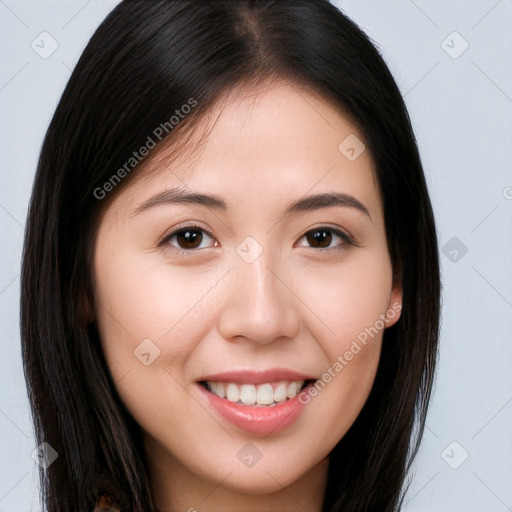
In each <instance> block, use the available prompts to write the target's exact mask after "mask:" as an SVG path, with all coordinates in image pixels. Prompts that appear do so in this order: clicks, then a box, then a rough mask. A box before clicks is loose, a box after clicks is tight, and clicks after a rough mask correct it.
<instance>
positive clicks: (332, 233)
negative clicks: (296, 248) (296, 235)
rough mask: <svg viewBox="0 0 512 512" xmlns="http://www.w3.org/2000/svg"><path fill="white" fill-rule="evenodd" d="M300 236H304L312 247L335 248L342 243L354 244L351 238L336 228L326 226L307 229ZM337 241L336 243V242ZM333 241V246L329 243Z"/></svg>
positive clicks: (321, 248) (342, 244)
mask: <svg viewBox="0 0 512 512" xmlns="http://www.w3.org/2000/svg"><path fill="white" fill-rule="evenodd" d="M302 238H305V239H306V240H307V242H308V244H309V245H310V247H311V248H313V249H320V250H325V249H336V248H340V247H342V246H344V245H346V244H347V243H348V244H351V245H355V243H354V241H353V240H352V238H351V237H350V236H349V235H347V234H346V233H344V232H343V231H340V230H338V229H334V228H330V227H328V226H322V227H319V228H316V229H312V230H311V231H308V232H307V233H306V234H305V235H303V237H302ZM336 241H338V243H336ZM333 242H334V246H331V244H332V243H333Z"/></svg>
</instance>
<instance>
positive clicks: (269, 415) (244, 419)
mask: <svg viewBox="0 0 512 512" xmlns="http://www.w3.org/2000/svg"><path fill="white" fill-rule="evenodd" d="M198 386H199V388H200V390H201V392H202V393H203V395H204V396H205V397H206V399H207V400H208V402H209V403H210V404H211V406H212V407H213V408H214V409H215V410H216V411H217V412H218V413H219V414H220V415H221V416H222V417H223V418H225V419H227V420H228V421H230V422H231V423H233V424H234V425H236V426H237V427H240V428H242V429H244V430H247V431H249V432H254V433H256V434H266V435H270V434H273V433H277V432H281V431H282V430H284V429H285V428H286V427H288V426H290V425H291V424H292V423H293V422H294V421H295V420H296V419H297V418H298V416H299V414H300V412H301V411H302V408H303V406H304V405H303V404H302V403H301V402H299V395H297V396H295V397H294V398H290V399H289V400H286V401H285V402H281V403H278V404H277V405H273V406H271V407H270V406H267V407H265V406H263V407H254V406H251V405H240V404H237V403H234V402H230V401H229V400H227V399H226V398H220V397H219V396H217V395H215V394H214V393H211V392H210V391H208V390H207V389H205V388H204V386H202V385H201V384H198Z"/></svg>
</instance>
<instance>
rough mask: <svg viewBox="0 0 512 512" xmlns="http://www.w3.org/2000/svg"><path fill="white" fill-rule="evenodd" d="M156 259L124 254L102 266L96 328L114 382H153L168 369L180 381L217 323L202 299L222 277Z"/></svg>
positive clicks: (98, 267)
mask: <svg viewBox="0 0 512 512" xmlns="http://www.w3.org/2000/svg"><path fill="white" fill-rule="evenodd" d="M154 259H155V258H148V256H147V255H145V254H140V253H139V254H137V253H135V252H130V251H119V252H117V253H114V254H111V255H110V257H109V258H108V259H107V258H105V259H104V260H103V261H104V262H105V264H103V265H96V272H95V278H96V279H95V281H96V287H95V314H96V323H97V325H98V328H99V332H100V337H101V340H102V345H103V349H104V351H105V357H106V359H107V363H108V366H109V368H110V371H111V373H112V375H113V378H114V381H117V380H118V379H120V378H121V377H123V375H125V374H126V373H127V372H128V371H130V372H132V373H131V376H132V377H135V376H138V374H139V373H140V374H141V377H142V378H143V379H147V378H148V376H149V375H153V376H154V375H155V374H156V372H158V371H163V370H164V369H165V368H172V369H173V375H176V377H177V378H178V379H180V377H181V375H180V373H179V372H180V371H182V369H183V368H184V367H185V365H186V364H187V361H188V359H189V357H190V354H191V353H192V352H193V350H194V348H195V345H196V343H198V341H199V340H201V339H202V338H203V337H204V335H205V332H206V331H205V332H203V330H204V329H206V328H207V326H208V324H209V323H211V322H209V318H210V316H211V315H212V313H213V310H212V307H211V303H210V302H209V301H205V300H202V299H203V298H204V297H205V296H206V295H207V294H208V291H209V290H210V289H211V288H212V287H213V286H214V285H215V283H216V282H217V281H218V280H219V277H218V276H217V273H218V272H217V271H215V272H209V273H207V272H205V273H204V275H197V272H196V273H195V274H194V275H192V273H193V272H194V271H193V270H190V269H184V268H183V267H181V268H178V267H175V268H173V267H171V266H170V265H166V264H164V263H155V262H154V261H151V260H154ZM148 260H150V261H151V263H149V264H148ZM148 340H150V341H148ZM147 353H149V356H147V355H146V356H145V357H141V356H142V354H147ZM137 359H139V360H137ZM141 359H142V361H141ZM144 359H145V360H144ZM148 359H149V360H150V361H152V362H151V364H150V365H149V367H147V366H145V364H144V363H147V362H148ZM153 361H154V362H153Z"/></svg>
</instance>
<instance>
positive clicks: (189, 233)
mask: <svg viewBox="0 0 512 512" xmlns="http://www.w3.org/2000/svg"><path fill="white" fill-rule="evenodd" d="M202 240H203V234H202V233H201V231H200V230H199V229H186V230H182V231H178V232H177V233H176V241H177V242H178V245H179V246H180V248H181V249H197V248H198V247H199V246H200V245H201V242H202Z"/></svg>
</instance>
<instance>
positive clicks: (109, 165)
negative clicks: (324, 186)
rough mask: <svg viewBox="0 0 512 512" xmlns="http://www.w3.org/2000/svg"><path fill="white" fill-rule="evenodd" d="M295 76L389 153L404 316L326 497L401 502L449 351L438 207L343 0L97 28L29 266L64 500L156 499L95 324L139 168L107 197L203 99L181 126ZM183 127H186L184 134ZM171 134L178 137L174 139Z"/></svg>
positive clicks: (37, 355) (54, 151) (148, 18)
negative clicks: (117, 177)
mask: <svg viewBox="0 0 512 512" xmlns="http://www.w3.org/2000/svg"><path fill="white" fill-rule="evenodd" d="M271 77H279V78H285V79H287V80H289V81H290V82H291V83H295V84H298V85H300V86H303V87H308V88H309V89H311V90H312V91H315V92H316V93H318V94H320V95H321V96H322V97H324V98H326V99H329V101H331V102H332V103H333V104H335V105H337V106H338V107H339V108H340V110H342V111H343V112H345V113H346V115H347V116H349V117H350V119H351V120H353V122H355V123H356V124H357V126H358V128H359V129H360V132H361V134H362V135H363V137H364V140H365V144H366V145H367V148H368V150H369V151H370V154H371V156H372V158H373V162H374V164H375V172H376V177H377V180H378V183H379V187H380V192H381V195H382V198H383V206H384V216H385V224H386V235H387V240H388V247H389V252H390V257H391V261H392V263H393V269H394V276H395V278H396V279H397V280H399V282H400V283H401V284H402V287H403V309H402V312H401V318H400V320H399V321H398V322H397V323H396V324H395V325H394V326H393V327H391V328H389V329H387V330H386V331H385V333H384V338H383V347H382V354H381V360H380V362H379V367H378V371H377V375H376V378H375V382H374V386H373V388H372V391H371V394H370V396H369V398H368V400H367V402H366V404H365V406H364V408H363V410H362V412H361V413H360V415H359V417H358V418H357V420H356V421H355V423H354V424H353V426H352V427H351V428H350V430H349V431H348V433H347V434H346V435H345V436H344V438H343V439H341V441H340V442H339V444H338V445H337V446H336V447H335V448H334V450H333V451H332V453H331V454H330V466H329V474H328V482H327V490H326V495H325V499H324V503H323V511H324V512H335V511H343V512H364V511H378V512H392V511H396V510H398V509H399V507H400V503H401V500H402V499H403V492H404V488H405V485H404V483H405V480H406V475H407V470H408V467H409V464H410V461H411V459H412V457H413V456H414V455H415V453H416V450H417V448H418V443H419V440H420V439H421V436H422V433H423V428H424V423H425V416H426V412H427V406H428V403H429V398H430V392H431V387H432V381H433V378H434V369H435V364H436V358H437V344H438V334H439V314H440V312H439V309H440V277H439V261H438V248H437V238H436V230H435V224H434V218H433V214H432V208H431V204H430V200H429V196H428V191H427V187H426V183H425V178H424V174H423V170H422V165H421V161H420V157H419V154H418V149H417V145H416V141H415V137H414V134H413V130H412V127H411V123H410V120H409V116H408V113H407V109H406V107H405V104H404V101H403V99H402V97H401V95H400V92H399V90H398V87H397V85H396V83H395V81H394V80H393V77H392V76H391V74H390V72H389V70H388V68H387V66H386V64H385V62H384V60H383V58H382V57H381V55H380V54H379V51H378V50H377V49H376V47H375V45H374V44H373V43H372V42H371V41H370V40H369V39H368V37H367V36H366V35H365V34H364V33H363V32H362V31H361V30H360V29H359V28H358V27H357V26H356V25H355V24H354V23H353V22H352V21H351V20H350V19H349V18H347V17H346V16H345V15H344V14H343V13H342V12H341V11H340V10H338V9H336V8H335V7H334V6H333V5H331V4H330V3H329V2H328V1H327V0H293V1H291V0H219V1H215V2H206V1H197V0H153V1H147V0H146V1H133V0H125V1H123V2H121V3H120V4H119V5H118V6H117V7H116V8H115V9H114V10H113V11H112V13H111V14H110V15H109V16H108V17H107V18H106V19H105V21H104V22H103V23H102V24H101V26H100V27H99V28H98V29H97V30H96V32H95V33H94V35H93V37H92V38H91V40H90V42H89V44H88V45H87V47H86V49H85V50H84V52H83V54H82V56H81V58H80V60H79V62H78V64H77V65H76V67H75V69H74V71H73V73H72V75H71V78H70V80H69V83H68V84H67V86H66V89H65V91H64V93H63V95H62V98H61V100H60V102H59V104H58V106H57V109H56V111H55V114H54V116H53V119H52V121H51V123H50V126H49V128H48V132H47V134H46V137H45V140H44V144H43V147H42V150H41V155H40V160H39V165H38V168H37V173H36V177H35V183H34V188H33V194H32V198H31V202H30V209H29V214H28V221H27V227H26V238H25V246H24V255H23V263H22V292H21V331H22V349H23V360H24V369H25V376H26V380H27V384H28V392H29V399H30V403H31V410H32V416H33V421H34V426H35V433H36V438H37V442H38V444H39V443H41V442H43V441H46V442H48V443H49V444H50V445H51V446H52V447H53V448H54V449H55V450H56V451H57V452H58V453H59V457H58V459H57V460H56V461H55V462H54V463H53V464H51V465H50V466H49V467H48V468H47V469H46V470H43V469H41V492H42V501H43V505H44V507H45V510H48V511H49V512H70V511H78V512H90V511H91V510H92V508H93V505H94V501H95V499H96V498H97V496H98V494H99V493H100V492H101V491H102V490H108V491H109V492H110V493H111V494H112V496H113V497H114V498H115V500H116V501H117V502H118V503H119V505H120V506H121V509H122V510H123V511H138V512H148V511H151V510H154V507H153V504H152V500H151V495H150V492H149V489H148V481H147V473H146V465H145V459H144V453H143V451H142V447H141V446H142V445H141V436H140V428H139V426H138V425H137V424H136V423H135V421H134V420H133V418H132V417H131V416H130V414H129V413H128V411H127V410H126V408H125V407H124V405H123V403H122V401H121V400H120V398H119V396H118V394H117V392H116V389H115V386H114V384H113V382H112V380H111V377H110V374H109V371H108V368H107V366H106V363H105V359H104V356H103V353H102V349H101V343H100V340H99V337H98V333H97V330H96V327H95V325H94V324H89V325H87V322H85V321H84V320H83V309H84V308H83V300H84V297H88V298H89V300H90V301H92V300H93V298H92V294H91V282H90V273H89V261H88V256H89V255H90V251H91V240H92V239H93V237H94V233H95V229H96V226H97V222H98V219H99V215H100V214H101V212H102V211H103V209H104V208H105V206H106V205H107V204H108V200H111V199H112V198H113V197H114V196H115V194H117V193H118V192H119V190H120V189H121V188H122V187H124V186H126V184H127V183H129V182H130V180H131V179H132V178H133V175H135V174H136V173H137V171H138V169H137V168H135V169H134V170H133V171H132V172H131V173H130V174H129V175H127V176H126V177H124V178H123V181H122V182H121V183H119V186H116V187H115V189H114V190H112V191H111V192H109V196H108V198H107V199H106V200H102V199H98V198H97V195H98V194H96V195H95V190H97V189H98V187H102V186H104V184H105V183H106V182H107V181H109V179H111V178H112V175H113V174H114V173H115V172H116V171H117V170H118V169H119V168H121V167H122V166H123V165H124V164H125V163H126V162H127V161H128V159H129V158H130V157H131V155H132V153H133V151H134V150H136V149H137V148H139V147H141V146H142V145H143V144H144V143H145V142H146V141H147V138H148V136H149V135H151V134H152V133H153V132H154V130H155V128H156V127H157V126H159V125H161V123H164V122H166V121H167V120H169V119H170V117H171V116H172V115H173V114H174V113H175V112H176V110H177V109H180V107H181V106H182V105H184V104H185V103H187V102H188V101H189V99H190V98H194V100H195V101H197V106H196V107H195V108H194V111H193V112H192V113H191V114H190V115H189V116H187V117H186V118H185V119H183V120H182V121H181V122H180V126H179V129H178V130H173V131H172V132H171V134H172V137H174V138H179V137H180V134H181V135H182V134H183V133H185V131H184V130H186V129H187V127H189V128H191V127H192V126H194V124H195V123H199V122H200V121H201V119H202V118H203V117H204V116H205V115H206V113H207V112H209V111H210V110H211V108H212V106H213V105H215V103H216V102H217V101H218V100H219V99H220V98H221V97H222V95H223V94H224V93H226V92H227V91H229V90H232V89H233V88H234V87H236V86H237V85H239V84H241V83H243V82H247V83H251V81H255V80H262V79H264V78H271ZM169 136H171V135H169ZM163 140H165V139H163Z"/></svg>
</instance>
